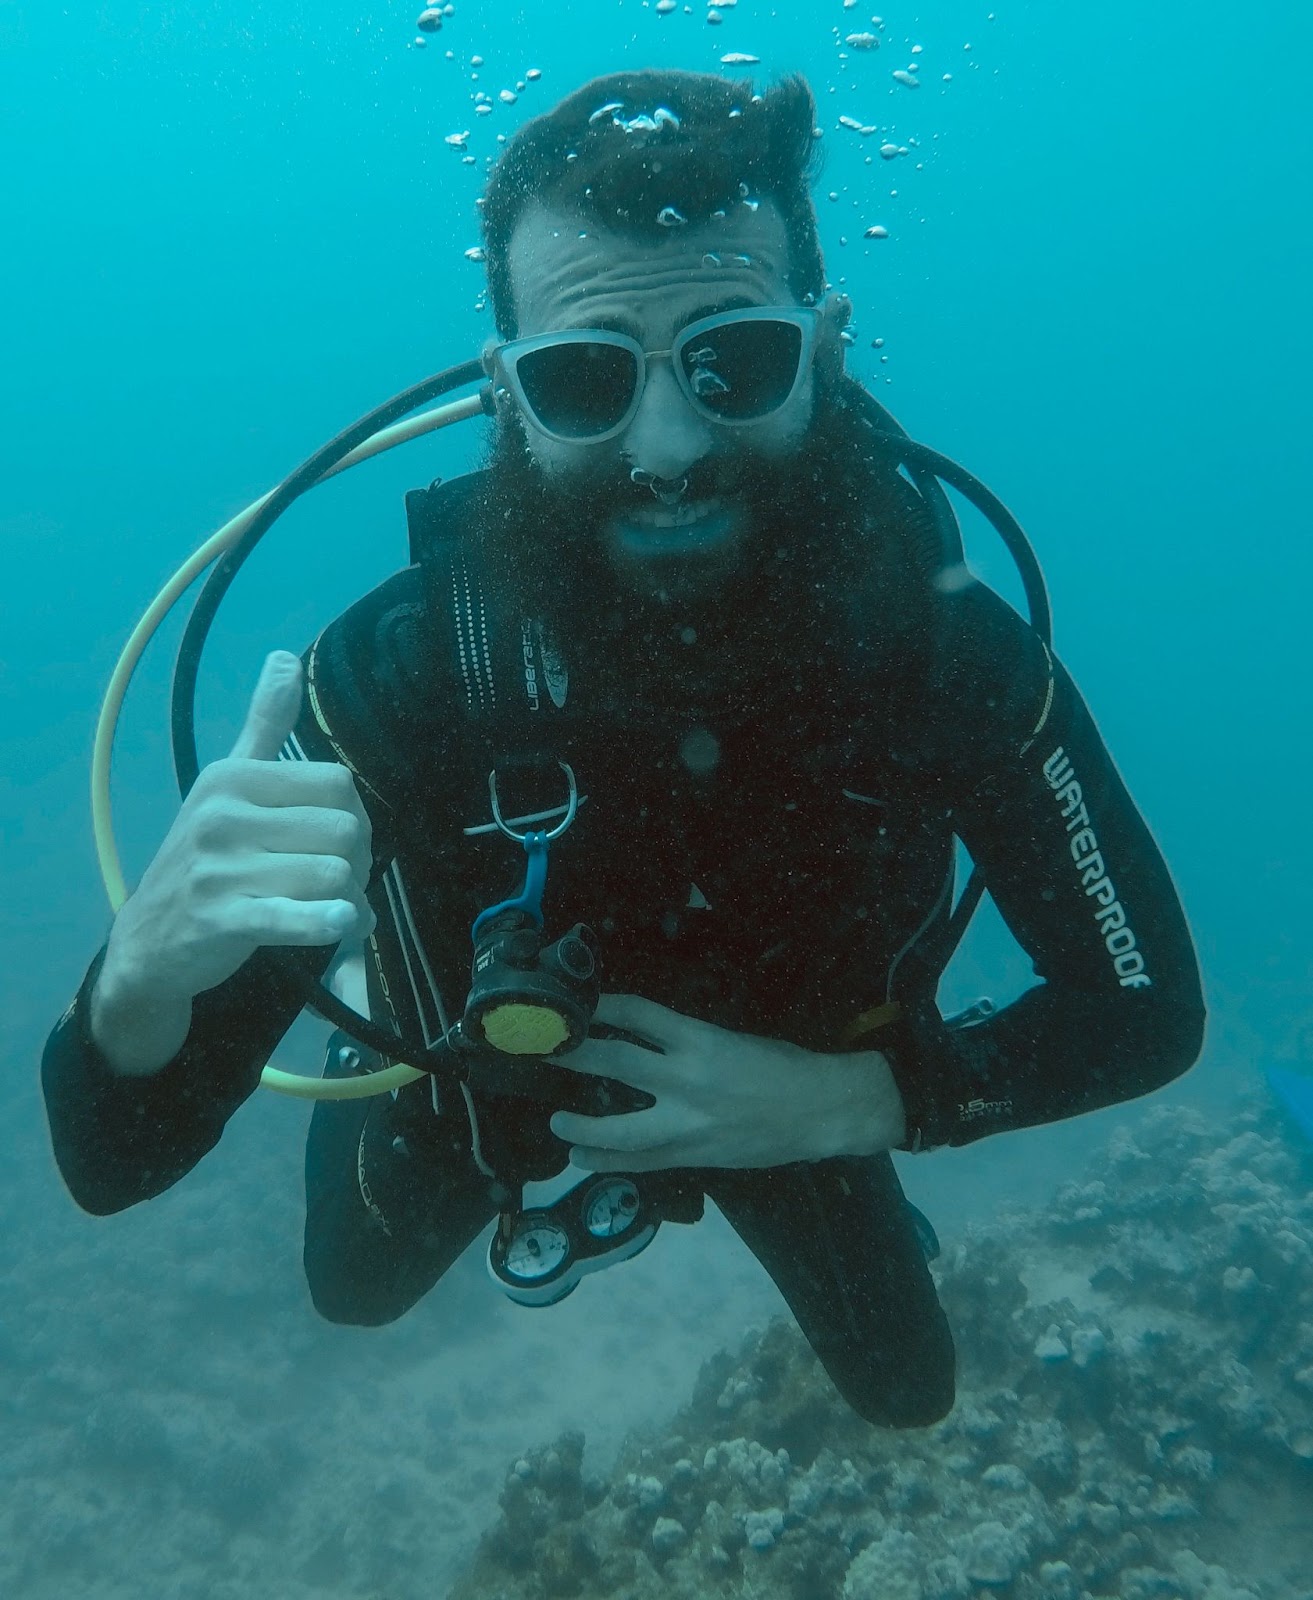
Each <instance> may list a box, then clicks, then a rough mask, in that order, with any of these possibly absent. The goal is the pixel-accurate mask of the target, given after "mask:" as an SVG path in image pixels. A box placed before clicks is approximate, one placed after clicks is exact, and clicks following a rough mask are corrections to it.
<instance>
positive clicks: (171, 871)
mask: <svg viewBox="0 0 1313 1600" xmlns="http://www.w3.org/2000/svg"><path fill="white" fill-rule="evenodd" d="M301 692H302V684H301V663H300V661H299V660H298V659H297V658H296V657H295V656H294V655H290V654H289V653H287V652H286V651H275V652H274V653H273V654H272V655H270V656H269V657H268V658H267V660H266V661H265V663H264V670H263V671H262V672H261V674H260V681H259V682H258V683H257V684H256V687H255V693H254V694H253V695H252V697H251V704H250V707H249V708H248V710H247V713H246V721H245V723H244V725H243V727H242V731H241V733H239V734H238V736H237V742H236V743H235V744H234V745H233V748H232V752H231V754H230V755H228V756H227V757H225V758H224V759H222V760H220V761H215V762H212V763H211V765H209V766H208V767H206V768H205V769H204V770H203V771H202V772H201V774H200V776H199V778H198V779H197V780H196V783H195V786H194V787H193V789H192V791H191V793H190V794H189V795H188V796H187V798H186V800H185V801H184V802H183V804H182V808H181V810H180V811H179V813H178V816H177V818H176V819H175V821H174V824H173V826H172V827H171V828H170V829H169V832H168V834H167V835H166V836H165V839H164V842H163V844H161V846H160V848H159V851H158V853H157V854H156V856H155V859H154V860H153V861H152V862H151V864H150V866H149V867H148V868H147V869H146V872H145V874H144V875H143V877H142V880H141V883H140V884H139V885H138V887H137V889H136V891H135V893H134V894H133V895H132V896H131V897H130V898H129V899H128V900H127V902H126V903H125V904H124V906H123V908H122V909H121V910H120V912H119V914H118V917H117V918H116V919H115V922H114V928H113V931H112V932H111V934H110V939H109V945H108V948H107V949H106V952H105V960H104V963H103V965H102V967H101V972H100V976H99V979H98V980H97V984H96V988H95V991H94V993H93V995H92V1005H91V1029H92V1036H93V1037H94V1038H95V1040H96V1043H97V1044H98V1045H99V1047H100V1049H101V1051H102V1052H103V1053H104V1054H105V1055H106V1056H107V1057H108V1059H109V1061H110V1063H111V1064H112V1065H113V1066H114V1067H115V1068H116V1069H117V1070H119V1071H120V1072H125V1073H150V1072H154V1071H157V1070H158V1069H159V1068H160V1067H162V1066H164V1065H165V1064H166V1063H167V1062H168V1061H169V1060H171V1059H172V1057H173V1056H174V1055H176V1054H177V1052H178V1050H179V1049H181V1047H182V1045H183V1043H184V1041H185V1040H186V1036H187V1030H188V1028H189V1027H190V1024H191V1002H192V1000H193V999H194V998H195V996H196V995H198V994H200V993H201V992H202V991H203V990H205V989H212V988H214V987H215V986H216V985H217V984H220V983H222V982H223V981H224V980H225V979H226V978H229V977H231V976H232V974H233V973H234V972H236V971H237V969H238V967H240V966H241V964H242V963H243V962H244V961H245V960H246V959H247V957H248V956H250V955H251V954H252V952H253V951H255V950H257V949H258V948H260V946H262V945H305V946H321V945H334V944H337V943H339V942H340V941H341V940H343V939H346V938H353V939H362V938H366V937H368V935H369V934H370V932H372V930H373V926H374V918H373V914H372V912H371V911H370V909H369V905H368V903H367V902H366V899H365V889H366V886H367V885H368V882H369V873H370V867H371V865H372V855H371V848H370V826H369V818H368V817H367V816H366V814H365V809H364V807H363V806H362V805H361V803H360V797H359V795H358V794H357V793H356V787H355V782H354V780H353V779H352V776H351V774H350V772H348V771H347V769H346V768H345V767H343V766H340V765H339V764H337V763H336V762H328V761H314V762H280V761H279V760H278V759H277V757H278V752H279V750H280V748H281V747H282V744H283V742H284V740H285V739H286V738H287V736H288V734H289V733H290V732H291V731H292V729H293V728H294V727H295V725H296V720H297V716H298V714H299V713H300V709H301Z"/></svg>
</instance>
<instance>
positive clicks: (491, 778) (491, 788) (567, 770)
mask: <svg viewBox="0 0 1313 1600" xmlns="http://www.w3.org/2000/svg"><path fill="white" fill-rule="evenodd" d="M556 764H557V766H558V767H560V769H561V771H562V772H563V773H564V774H565V781H566V782H567V783H568V784H569V786H570V792H569V795H568V796H567V798H566V805H565V815H564V816H563V817H562V818H561V820H560V822H558V823H557V825H556V826H555V827H554V828H553V829H552V830H551V831H550V832H549V833H542V834H539V835H538V837H539V838H541V839H542V840H543V841H544V843H546V844H550V843H551V842H552V840H553V839H559V838H560V837H561V835H562V834H563V833H564V832H565V830H566V829H567V828H568V827H569V826H570V824H571V823H572V822H573V821H574V818H575V812H576V811H578V809H579V785H578V784H577V783H576V782H575V778H574V768H573V767H572V766H571V765H570V763H569V762H568V761H558V762H557V763H556ZM488 798H489V799H490V800H491V801H492V820H493V821H494V822H495V823H496V824H497V826H498V827H499V828H500V829H501V831H502V832H503V833H504V834H505V835H506V837H507V838H508V839H514V840H515V842H516V844H523V843H524V842H525V840H526V839H527V838H528V837H529V835H528V833H516V831H515V829H514V828H512V827H511V825H510V823H509V822H507V821H506V819H505V818H504V817H503V816H502V814H501V804H500V802H499V801H498V799H497V769H496V767H494V768H493V769H492V771H491V772H490V773H489V774H488Z"/></svg>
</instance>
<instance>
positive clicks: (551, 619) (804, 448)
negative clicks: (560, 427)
mask: <svg viewBox="0 0 1313 1600" xmlns="http://www.w3.org/2000/svg"><path fill="white" fill-rule="evenodd" d="M863 432H864V430H863V428H862V424H861V423H860V421H859V419H858V418H857V417H856V416H855V415H854V414H853V413H852V411H850V410H849V408H848V406H847V405H846V404H845V403H844V401H843V399H842V397H841V395H839V394H838V393H830V394H824V393H823V394H821V395H819V396H818V401H817V405H816V409H815V412H814V414H813V419H812V423H811V426H810V428H809V429H808V431H807V433H806V435H805V436H804V438H803V439H802V440H801V441H800V443H799V445H798V447H797V448H796V449H795V450H793V451H792V452H791V453H790V454H789V455H788V456H787V457H784V458H778V457H770V456H764V455H761V454H759V453H758V452H756V451H754V450H753V449H752V448H751V444H750V441H747V442H745V443H743V444H740V443H739V440H740V439H741V438H742V437H743V436H742V435H738V434H736V435H734V436H733V448H732V452H731V451H726V452H725V453H724V454H722V455H719V456H713V457H711V458H708V459H706V460H703V461H700V462H698V463H696V464H695V466H694V467H693V468H692V469H691V470H690V472H689V475H688V477H689V484H688V489H687V491H686V495H685V498H686V500H687V501H688V502H690V503H692V502H695V501H698V500H702V499H709V498H712V497H717V498H721V499H723V500H725V501H726V502H728V503H730V504H733V505H736V506H738V507H741V508H742V510H743V511H744V513H745V519H744V523H745V533H744V536H743V537H742V538H741V539H740V541H739V542H738V543H737V544H736V545H735V547H734V548H733V549H731V550H729V551H727V552H713V553H711V554H710V555H704V554H701V553H694V554H693V555H691V556H690V557H688V558H687V560H688V564H689V566H690V567H691V568H695V569H697V570H695V571H693V572H692V574H691V576H692V578H693V581H692V582H691V583H681V582H680V581H679V580H680V577H681V576H682V575H681V573H680V571H679V568H680V565H681V563H683V561H684V558H682V557H667V558H665V561H664V562H662V563H660V564H657V563H653V569H652V572H651V573H650V574H648V573H645V574H644V575H643V576H644V577H645V578H649V579H650V581H648V582H646V583H636V582H635V580H634V575H633V573H632V572H625V573H622V572H621V571H619V570H618V567H617V563H616V559H615V554H614V552H613V550H612V547H611V545H610V543H609V540H608V536H607V534H606V532H605V530H606V528H607V526H608V525H609V524H610V523H611V522H612V521H613V519H615V518H616V517H617V516H620V515H623V513H624V512H625V511H626V510H627V509H631V508H632V509H637V508H640V507H648V508H650V507H651V506H652V505H653V499H652V494H651V491H650V490H649V489H646V488H641V487H638V486H636V485H634V484H633V483H632V482H631V481H630V477H629V464H628V463H627V462H625V461H624V460H623V459H620V458H619V457H617V456H616V455H613V454H610V453H609V452H608V453H607V454H606V459H605V462H604V464H600V465H599V466H598V467H597V468H596V469H591V470H587V469H586V470H580V471H578V472H572V473H570V474H569V475H562V476H557V475H554V474H551V475H549V474H548V473H546V472H544V470H543V469H542V468H541V467H540V466H539V465H538V463H537V462H536V461H535V460H534V458H533V456H532V455H531V454H530V452H529V449H528V446H527V443H526V440H525V436H524V432H523V427H522V424H521V423H520V420H519V418H518V415H516V414H514V413H503V414H502V416H501V418H500V420H499V422H498V425H497V428H496V431H495V434H494V437H493V440H492V443H491V446H490V449H489V452H488V457H487V460H486V462H485V466H486V468H487V472H488V477H487V485H488V492H487V498H486V501H485V507H484V515H483V516H482V518H481V519H480V520H481V523H482V540H483V552H484V557H485V571H486V572H487V574H488V577H489V579H490V580H491V582H492V583H493V585H494V586H495V587H496V589H497V590H499V591H500V594H501V597H502V599H503V601H504V602H510V603H512V604H513V605H514V606H516V607H518V608H519V609H520V611H521V612H522V614H525V615H530V616H537V617H541V618H542V619H543V620H544V621H545V622H546V623H547V624H548V625H549V627H552V628H553V629H555V630H558V631H564V633H566V634H567V635H569V636H571V637H572V638H574V639H576V640H577V639H578V636H579V633H580V623H581V620H582V622H583V623H584V624H585V625H586V627H587V628H588V629H591V630H593V631H594V633H596V632H597V630H599V629H600V630H601V631H602V632H603V633H610V632H614V631H618V630H619V629H621V628H623V630H624V631H625V632H626V634H627V635H628V636H629V637H631V638H632V637H633V635H634V632H635V629H637V630H638V631H640V632H648V631H655V632H656V633H659V634H663V635H666V636H669V634H670V632H671V631H672V630H673V631H674V632H676V633H679V634H681V635H682V634H686V633H687V631H688V630H689V629H693V630H695V631H697V632H699V633H703V632H705V631H706V630H708V629H710V630H711V631H712V632H713V633H714V635H715V636H716V637H717V638H718V639H720V640H723V641H724V642H726V643H731V642H733V641H734V640H735V639H736V638H738V639H742V640H743V641H744V642H747V641H749V640H753V639H757V638H760V637H761V636H762V635H763V634H764V633H766V632H768V631H772V630H774V629H775V628H777V627H779V626H781V625H787V627H788V629H789V631H790V634H791V637H792V638H793V640H794V641H795V642H797V641H799V640H801V639H805V638H806V637H807V635H809V634H810V635H811V636H812V637H813V638H819V639H833V638H834V637H835V635H836V634H837V633H839V632H842V631H843V629H844V627H845V625H846V621H847V619H848V617H849V615H850V613H851V611H852V607H853V601H854V598H855V594H856V592H857V591H858V590H859V589H864V588H866V586H867V582H868V581H869V578H870V576H871V568H872V548H871V540H870V533H869V527H870V513H871V510H872V506H871V495H870V490H871V485H872V465H871V461H870V459H869V447H868V446H867V444H866V443H865V441H864V439H863V437H862V434H863ZM662 570H665V571H671V572H672V573H673V576H674V581H673V582H672V584H671V586H670V587H671V590H672V591H674V593H673V596H672V595H671V594H669V593H663V592H662V587H661V585H660V572H661V571H662Z"/></svg>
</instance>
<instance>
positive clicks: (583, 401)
mask: <svg viewBox="0 0 1313 1600" xmlns="http://www.w3.org/2000/svg"><path fill="white" fill-rule="evenodd" d="M515 370H516V373H517V375H518V376H519V380H520V388H521V389H522V390H523V391H524V398H525V400H526V401H527V402H528V405H529V409H530V411H532V412H533V414H534V416H535V418H536V419H537V421H538V423H539V424H540V426H541V427H543V428H544V429H545V430H546V431H547V432H548V433H554V434H557V435H559V436H560V437H561V438H564V439H593V438H596V437H597V435H598V434H599V433H606V432H607V430H608V429H610V428H614V427H615V425H616V424H617V423H618V422H619V421H620V420H621V419H622V418H623V417H624V414H625V412H626V411H627V410H628V409H629V403H630V401H631V400H632V399H633V398H634V387H635V385H636V384H637V382H638V361H637V359H636V358H635V356H634V353H633V351H632V350H624V349H621V348H620V347H619V346H618V345H613V344H602V343H600V342H599V343H596V344H592V343H588V342H585V341H578V342H574V343H565V344H549V345H544V346H543V347H542V348H541V349H538V350H530V351H529V352H527V354H525V355H522V356H521V357H520V358H519V360H518V361H517V363H516V366H515Z"/></svg>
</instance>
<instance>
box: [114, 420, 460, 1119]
mask: <svg viewBox="0 0 1313 1600" xmlns="http://www.w3.org/2000/svg"><path fill="white" fill-rule="evenodd" d="M482 410H483V402H482V399H481V397H480V396H479V395H477V394H476V395H471V396H470V397H469V398H468V399H465V400H452V401H449V402H448V403H447V404H446V405H442V406H436V407H434V409H433V410H432V411H424V412H421V413H420V414H419V415H418V416H416V417H408V418H407V419H406V420H405V421H404V422H398V423H396V424H395V425H394V426H393V427H391V428H383V429H381V430H380V431H379V432H378V433H376V434H374V435H373V437H372V438H369V439H366V440H365V442H364V444H362V445H358V446H357V447H356V449H354V450H353V451H351V453H350V454H349V455H346V456H343V457H342V459H341V461H339V462H338V463H337V464H336V465H335V466H333V467H330V468H329V470H328V471H327V472H325V473H324V475H323V477H321V478H320V479H319V480H318V483H325V482H326V481H327V480H328V479H329V478H332V477H335V476H336V475H337V474H338V473H339V472H345V471H346V469H347V468H348V467H354V466H355V465H356V464H357V463H358V462H361V461H367V460H369V458H370V457H371V456H377V455H381V454H382V453H383V452H384V451H385V450H391V449H394V448H395V447H396V446H397V445H399V444H406V443H407V442H408V441H409V440H411V439H418V438H419V437H421V435H423V434H426V433H432V432H434V431H435V430H436V429H438V428H446V427H449V426H450V425H451V424H452V423H453V422H464V421H465V420H466V418H468V417H476V416H479V415H480V414H481V412H482ZM318 483H317V484H316V487H318ZM272 493H273V490H270V491H269V494H263V495H261V496H260V498H259V499H258V500H256V501H254V502H253V503H252V504H251V505H249V506H247V508H246V509H245V511H240V512H238V514H237V515H236V516H235V517H233V518H232V520H231V521H229V522H226V523H224V525H223V527H222V528H220V529H219V531H218V532H217V533H214V534H211V535H210V537H209V538H208V539H207V540H206V541H205V543H204V544H203V545H201V547H200V549H199V550H196V551H194V552H193V554H192V555H190V556H189V557H188V558H187V560H186V561H184V562H183V564H182V566H180V567H179V568H178V570H177V571H176V572H175V573H174V574H173V576H172V577H171V578H170V579H169V581H168V582H167V583H166V584H165V585H164V587H163V588H162V589H161V590H160V592H159V593H158V594H157V595H156V596H155V598H154V599H153V600H152V601H151V603H150V605H149V606H147V608H146V611H145V614H144V615H143V616H142V619H141V621H140V622H139V623H138V624H137V626H136V627H135V628H134V629H133V630H132V633H131V635H130V637H129V639H128V642H127V643H126V644H125V645H124V646H123V651H122V653H121V654H120V656H119V658H118V661H117V662H116V664H115V667H114V671H113V673H112V674H111V676H110V680H109V687H108V689H107V690H106V691H105V698H104V701H103V702H102V704H101V707H100V716H99V717H98V719H97V721H96V740H95V744H94V746H93V747H92V752H91V823H92V828H93V830H94V832H95V839H96V856H97V859H98V860H99V863H100V876H101V879H102V881H103V882H104V885H105V893H106V895H108V897H109V903H110V908H111V910H113V911H115V912H117V911H118V910H119V908H120V907H121V906H122V904H123V902H124V901H125V900H126V899H127V898H128V885H127V880H126V879H125V878H124V876H123V863H122V860H121V858H120V856H119V849H118V842H117V840H116V839H115V837H114V815H113V805H112V802H111V799H110V770H111V766H112V761H113V754H114V736H115V734H116V733H117V731H118V723H119V714H120V712H121V711H122V709H123V701H124V698H125V696H126V695H127V692H128V685H129V684H130V683H131V682H132V675H133V673H134V672H135V671H136V670H137V665H138V663H139V662H140V660H141V658H142V656H143V654H144V653H145V650H146V646H147V645H148V644H149V643H150V641H151V640H152V638H154V636H155V633H156V632H157V630H158V629H159V626H160V624H161V623H162V622H163V621H164V619H165V617H167V616H168V614H169V612H170V611H171V610H172V609H173V607H174V606H175V605H176V604H177V603H178V601H179V600H180V599H181V598H182V596H183V595H184V594H185V593H186V592H187V590H188V589H189V588H190V587H191V585H192V584H193V583H194V582H195V581H196V579H197V578H198V577H199V576H200V575H201V573H202V572H204V571H205V569H206V567H208V566H210V565H211V563H213V562H214V561H217V560H218V558H219V557H220V556H221V555H222V554H223V553H224V551H225V550H227V549H229V548H230V547H231V546H232V545H234V544H236V543H237V541H238V540H239V539H240V538H241V536H242V534H243V533H244V532H245V531H246V529H247V527H249V525H250V523H251V521H252V519H253V518H254V517H255V516H256V515H257V514H258V512H259V510H260V508H261V507H262V506H263V505H264V503H265V502H266V501H267V500H268V499H269V495H270V494H272ZM424 1076H425V1074H424V1073H422V1072H420V1071H419V1069H418V1068H416V1067H408V1066H406V1065H405V1064H404V1063H401V1062H399V1063H397V1065H395V1066H392V1067H388V1068H387V1069H386V1070H385V1071H383V1072H373V1073H369V1074H367V1075H366V1076H364V1077H358V1078H307V1077H303V1076H302V1075H301V1074H300V1073H296V1072H282V1071H280V1070H279V1069H278V1068H276V1067H266V1068H265V1069H264V1072H263V1074H262V1075H261V1078H260V1082H261V1083H262V1084H263V1085H264V1087H265V1088H266V1089H276V1090H277V1091H278V1093H279V1094H287V1095H293V1096H295V1097H296V1098H297V1099H301V1100H363V1099H365V1098H366V1097H367V1096H369V1095H376V1094H387V1093H390V1091H391V1090H393V1089H399V1088H401V1087H402V1086H403V1085H404V1084H407V1083H414V1082H415V1080H416V1079H417V1078H422V1077H424Z"/></svg>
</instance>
